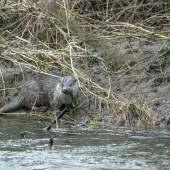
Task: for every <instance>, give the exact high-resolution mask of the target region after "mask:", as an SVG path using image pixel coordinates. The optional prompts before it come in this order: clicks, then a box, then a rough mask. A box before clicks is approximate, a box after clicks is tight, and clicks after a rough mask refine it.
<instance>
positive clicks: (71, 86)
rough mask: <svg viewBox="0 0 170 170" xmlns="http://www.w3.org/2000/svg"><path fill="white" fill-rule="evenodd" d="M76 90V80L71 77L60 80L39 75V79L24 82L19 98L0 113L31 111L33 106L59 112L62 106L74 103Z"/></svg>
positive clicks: (35, 77) (0, 110) (33, 78)
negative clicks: (48, 107)
mask: <svg viewBox="0 0 170 170" xmlns="http://www.w3.org/2000/svg"><path fill="white" fill-rule="evenodd" d="M78 89H79V88H78V84H77V82H76V79H75V78H74V77H72V76H64V77H61V78H57V77H54V76H50V75H46V74H40V77H39V76H33V77H32V78H30V79H29V80H28V81H26V83H25V85H24V87H23V88H22V89H21V92H20V94H19V96H18V97H17V98H16V99H15V100H14V101H13V102H11V103H9V104H7V105H6V106H4V107H2V108H1V109H0V113H6V112H10V111H14V110H18V109H20V108H22V107H25V108H27V109H30V110H31V109H32V107H33V106H34V108H35V109H36V110H37V109H38V108H40V107H41V106H51V107H52V109H53V110H59V109H60V107H61V105H63V104H65V105H69V104H71V103H72V104H73V103H75V102H76V99H77V95H78ZM37 94H38V95H37ZM35 101H36V102H35ZM34 103H35V105H34Z"/></svg>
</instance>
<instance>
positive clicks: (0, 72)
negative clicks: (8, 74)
mask: <svg viewBox="0 0 170 170" xmlns="http://www.w3.org/2000/svg"><path fill="white" fill-rule="evenodd" d="M0 74H1V77H2V82H3V86H4V88H3V91H4V95H3V97H2V98H1V101H2V100H3V98H4V97H5V82H4V78H3V75H2V71H1V67H0Z"/></svg>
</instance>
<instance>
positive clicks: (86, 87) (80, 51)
mask: <svg viewBox="0 0 170 170" xmlns="http://www.w3.org/2000/svg"><path fill="white" fill-rule="evenodd" d="M169 5H170V4H169V2H167V1H153V0H152V1H137V0H129V1H124V0H120V1H117V0H107V1H104V0H103V1H102V0H101V1H96V0H87V1H77V0H74V1H70V0H67V1H66V0H64V1H55V2H52V1H51V3H50V1H48V2H47V1H43V0H40V1H36V0H32V1H27V0H26V1H20V0H15V1H10V0H8V1H5V0H2V1H1V2H0V8H1V11H0V41H1V43H0V49H1V59H7V60H10V61H12V62H14V63H17V64H18V65H19V66H20V67H22V66H23V67H27V68H28V69H31V70H33V71H41V72H47V71H48V70H50V69H59V68H60V69H61V70H62V72H63V74H72V75H74V76H75V77H76V78H77V80H78V82H79V85H80V87H81V91H82V92H83V94H84V95H85V96H86V97H87V98H88V97H89V96H95V97H96V98H97V99H98V101H99V103H100V102H101V101H105V103H106V104H107V106H108V112H110V113H114V114H119V113H122V114H124V115H125V117H126V119H128V113H129V111H132V112H133V113H136V114H137V115H139V118H140V121H141V122H142V120H144V121H146V122H147V123H148V124H154V121H153V120H152V117H151V115H150V114H149V111H148V106H147V103H145V102H143V103H141V101H138V102H137V101H133V100H131V98H129V99H127V98H124V97H122V96H119V95H118V94H116V93H115V92H114V91H113V89H114V87H113V84H112V83H111V80H110V76H112V75H113V74H114V75H116V77H117V79H116V80H115V81H114V83H116V82H117V81H118V80H119V79H121V78H122V77H123V76H124V75H125V74H126V73H127V72H129V71H131V70H133V69H134V68H137V67H138V66H139V65H140V64H142V63H145V62H146V60H147V62H149V64H148V65H146V67H147V68H146V71H145V73H144V74H143V75H142V76H141V78H140V81H139V82H138V83H137V84H140V83H141V82H142V80H143V78H144V76H145V74H146V72H147V70H148V69H149V67H150V65H151V64H152V63H153V61H154V60H155V58H158V57H161V56H162V55H164V54H165V53H167V52H168V51H169V47H168V42H167V41H168V40H169V30H168V29H167V30H166V29H162V28H166V27H169V22H170V20H169V17H170V14H169ZM68 36H75V38H76V39H78V40H83V41H84V42H85V43H84V45H82V46H80V45H79V44H77V43H75V40H74V39H73V40H72V41H69V40H68V39H67V37H68ZM132 39H135V40H139V41H141V42H148V43H153V44H156V45H157V46H159V47H160V48H159V49H158V50H157V51H156V55H155V54H154V55H152V57H151V58H149V59H140V58H139V57H138V56H137V55H136V52H135V51H134V49H133V47H132V45H131V42H130V41H131V40H132ZM122 41H123V42H124V43H125V44H126V45H127V46H128V48H129V49H130V51H131V53H132V56H133V57H132V59H128V60H126V62H125V63H124V66H123V67H121V68H119V69H118V70H114V72H111V71H110V70H109V68H108V65H107V64H108V63H107V62H106V61H105V58H104V57H101V56H99V55H98V54H97V53H96V52H95V50H94V49H93V47H94V44H97V43H98V44H102V46H104V45H106V46H110V48H111V42H117V43H120V42H122ZM163 50H164V51H163ZM119 58H120V57H119ZM80 61H81V63H82V66H83V68H84V70H82V69H80V66H79V65H78V63H79V62H80ZM133 61H135V64H134V65H133V66H130V64H131V62H133ZM91 63H92V64H91ZM94 69H100V70H102V73H103V74H105V75H107V77H108V83H107V84H105V83H103V84H100V83H97V82H95V81H94V80H93V79H92V77H91V76H92V75H90V74H89V73H90V72H92V70H94ZM132 86H133V85H132ZM122 88H124V87H122ZM137 88H138V86H137V87H136V89H137ZM134 93H135V91H134ZM94 103H95V102H94ZM109 105H111V106H112V108H114V111H113V110H112V109H111V107H110V106H109ZM100 107H101V105H100Z"/></svg>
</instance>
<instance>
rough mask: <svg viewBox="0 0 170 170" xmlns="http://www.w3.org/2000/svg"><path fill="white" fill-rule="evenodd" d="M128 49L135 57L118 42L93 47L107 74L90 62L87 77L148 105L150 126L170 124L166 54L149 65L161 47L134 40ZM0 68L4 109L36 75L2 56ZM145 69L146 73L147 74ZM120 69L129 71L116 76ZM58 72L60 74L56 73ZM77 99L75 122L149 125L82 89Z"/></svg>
mask: <svg viewBox="0 0 170 170" xmlns="http://www.w3.org/2000/svg"><path fill="white" fill-rule="evenodd" d="M109 44H110V42H109V43H108V45H109ZM141 46H142V47H143V48H141ZM131 47H132V48H133V49H134V52H135V54H136V58H134V57H133V58H132V54H131V52H130V50H129V48H128V47H127V45H126V43H120V42H119V43H118V42H117V43H115V44H112V48H110V47H109V48H108V47H107V45H106V46H102V47H101V46H93V48H96V51H97V53H98V55H99V56H101V57H102V58H103V59H104V60H105V64H106V65H107V66H108V68H107V71H105V72H103V69H102V68H100V67H95V65H96V62H91V63H89V66H88V69H89V71H88V76H89V77H91V79H92V81H94V82H95V83H97V84H99V85H100V86H101V87H108V86H110V87H111V90H112V91H113V92H114V93H116V94H118V95H120V96H122V97H123V98H126V99H128V100H130V101H133V102H136V103H138V105H142V104H145V105H147V109H148V111H149V114H150V116H151V118H152V121H153V122H154V123H153V125H157V126H168V125H169V123H170V114H169V110H170V107H169V99H170V97H169V95H168V92H169V89H170V85H169V81H170V78H169V75H170V74H169V72H170V68H169V63H170V59H169V54H168V53H166V55H164V56H162V57H161V58H156V60H154V61H153V62H152V63H150V58H151V57H152V56H153V54H155V53H156V52H155V49H159V48H160V47H159V46H158V45H155V44H141V42H140V41H134V42H133V43H131ZM117 49H119V50H117ZM83 63H84V61H83V62H82V60H77V62H76V67H77V68H79V70H80V71H86V68H85V67H82V65H83ZM98 64H100V62H99V63H98ZM0 66H1V67H0V68H1V79H0V88H1V92H0V93H1V94H0V95H1V106H3V105H4V104H6V103H9V102H10V101H12V100H13V99H14V98H15V97H16V96H17V95H18V94H19V92H20V90H21V88H22V86H23V85H24V83H25V82H26V80H27V79H28V78H29V77H30V76H32V75H34V74H35V72H33V71H31V70H30V69H27V68H25V67H23V66H21V65H19V64H15V63H13V62H11V61H8V60H5V59H3V58H2V57H1V60H0ZM128 66H129V67H130V69H129V70H128V69H127V67H128ZM148 67H149V70H148V71H146V69H147V68H148ZM123 68H125V69H127V70H128V71H126V72H125V73H124V74H123V75H122V74H121V73H120V74H118V71H119V70H122V69H123ZM53 71H54V70H53ZM56 71H57V70H56ZM57 72H60V71H59V70H58V71H57ZM162 73H164V74H162ZM120 75H121V77H120ZM139 82H140V84H139ZM4 89H5V90H4ZM79 96H80V110H78V111H76V114H75V115H76V116H75V115H74V116H73V117H74V118H75V119H77V120H82V121H87V122H89V121H92V120H93V118H92V117H93V116H94V115H96V116H97V117H98V121H99V122H103V123H108V124H112V125H115V126H146V125H147V124H148V122H147V121H146V120H144V119H143V120H141V119H140V115H139V114H138V113H137V112H136V111H135V109H134V108H132V109H131V110H130V109H126V108H125V109H126V111H127V112H126V113H123V112H122V111H120V112H118V109H117V108H114V107H113V105H109V104H108V103H107V102H105V101H104V100H98V98H96V97H95V96H92V95H90V96H89V97H88V96H85V95H84V94H83V93H82V91H81V90H80V93H79ZM122 107H123V106H122ZM125 109H124V110H125Z"/></svg>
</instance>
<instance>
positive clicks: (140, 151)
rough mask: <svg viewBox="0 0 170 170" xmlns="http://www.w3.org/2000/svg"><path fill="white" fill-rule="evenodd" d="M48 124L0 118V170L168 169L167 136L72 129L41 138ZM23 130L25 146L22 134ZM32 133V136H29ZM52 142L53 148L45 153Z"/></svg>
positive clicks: (166, 133) (163, 131)
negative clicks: (24, 132) (25, 131)
mask: <svg viewBox="0 0 170 170" xmlns="http://www.w3.org/2000/svg"><path fill="white" fill-rule="evenodd" d="M46 125H47V122H46V123H45V122H41V121H38V120H31V121H30V122H29V121H28V120H26V118H24V117H16V116H15V117H13V116H5V115H3V116H1V117H0V127H1V128H0V160H1V161H0V169H1V170H8V169H9V170H10V169H11V170H14V169H17V170H20V169H22V170H23V169H24V170H27V169H28V170H30V169H33V170H35V169H37V170H41V169H47V170H51V169H57V170H60V169H61V170H67V169H69V170H86V169H88V170H99V169H100V170H107V169H116V170H117V169H135V170H136V169H142V170H143V169H147V170H155V169H161V170H162V169H164V170H166V169H170V131H169V129H160V128H145V129H144V128H141V129H139V128H138V129H135V128H134V129H133V130H132V129H131V128H129V129H127V128H123V127H122V128H121V127H119V128H113V127H109V128H108V127H102V126H101V127H88V128H83V127H82V128H81V126H72V127H69V128H68V127H67V128H61V127H60V126H59V128H60V129H59V130H57V131H56V130H55V131H50V132H45V131H43V130H42V129H43V128H44V127H46ZM25 129H26V130H27V131H29V132H31V133H27V134H26V135H27V136H26V137H27V141H28V143H29V144H28V143H27V142H26V140H25V139H24V138H22V137H20V132H21V131H23V130H25ZM32 133H34V134H32ZM50 137H53V139H54V140H55V142H56V146H54V148H52V149H51V150H50V149H49V146H48V141H49V139H50Z"/></svg>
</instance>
